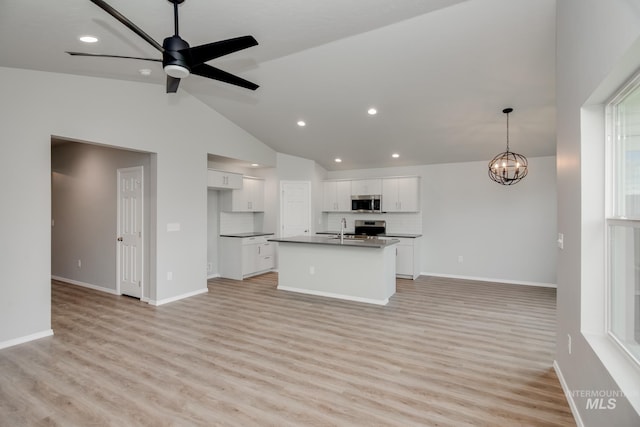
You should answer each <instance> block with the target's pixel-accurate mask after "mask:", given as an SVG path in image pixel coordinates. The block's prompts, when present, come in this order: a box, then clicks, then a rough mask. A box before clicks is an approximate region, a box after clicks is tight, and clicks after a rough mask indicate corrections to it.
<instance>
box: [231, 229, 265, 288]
mask: <svg viewBox="0 0 640 427" xmlns="http://www.w3.org/2000/svg"><path fill="white" fill-rule="evenodd" d="M272 237H273V234H269V235H265V236H255V237H220V276H222V277H226V278H229V279H235V280H242V279H244V278H245V277H249V276H255V275H257V274H261V273H265V272H267V271H270V270H272V269H273V268H274V267H275V259H274V255H275V253H274V243H271V242H268V241H267V240H268V239H270V238H272Z"/></svg>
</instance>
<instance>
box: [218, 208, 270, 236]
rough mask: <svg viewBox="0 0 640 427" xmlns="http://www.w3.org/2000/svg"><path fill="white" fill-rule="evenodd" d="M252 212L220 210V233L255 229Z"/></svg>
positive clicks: (243, 231)
mask: <svg viewBox="0 0 640 427" xmlns="http://www.w3.org/2000/svg"><path fill="white" fill-rule="evenodd" d="M254 227H255V221H254V214H253V212H233V213H231V212H220V234H237V233H247V232H250V231H260V230H255V229H254Z"/></svg>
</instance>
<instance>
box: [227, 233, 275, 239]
mask: <svg viewBox="0 0 640 427" xmlns="http://www.w3.org/2000/svg"><path fill="white" fill-rule="evenodd" d="M274 234H275V233H264V232H260V231H250V232H248V233H235V234H221V235H220V237H240V238H242V237H259V236H273V235H274Z"/></svg>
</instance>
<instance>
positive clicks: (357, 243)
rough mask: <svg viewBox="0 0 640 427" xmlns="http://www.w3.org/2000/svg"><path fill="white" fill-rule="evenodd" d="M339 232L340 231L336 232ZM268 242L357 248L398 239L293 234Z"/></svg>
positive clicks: (388, 243) (391, 242)
mask: <svg viewBox="0 0 640 427" xmlns="http://www.w3.org/2000/svg"><path fill="white" fill-rule="evenodd" d="M338 234H340V233H338ZM268 240H269V241H270V242H284V243H307V244H312V245H331V246H351V247H358V248H385V247H387V246H391V245H395V244H397V243H400V240H398V239H391V240H383V239H344V240H343V241H342V242H341V241H340V238H339V237H337V238H335V237H324V236H293V237H281V238H275V239H268Z"/></svg>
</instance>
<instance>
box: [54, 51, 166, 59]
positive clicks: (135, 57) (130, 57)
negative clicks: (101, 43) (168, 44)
mask: <svg viewBox="0 0 640 427" xmlns="http://www.w3.org/2000/svg"><path fill="white" fill-rule="evenodd" d="M65 53H68V54H69V55H71V56H94V57H96V56H97V57H100V58H123V59H139V60H141V61H154V62H162V60H161V59H153V58H140V57H139V56H121V55H105V54H102V53H84V52H69V51H66V52H65Z"/></svg>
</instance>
